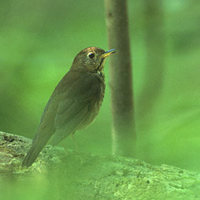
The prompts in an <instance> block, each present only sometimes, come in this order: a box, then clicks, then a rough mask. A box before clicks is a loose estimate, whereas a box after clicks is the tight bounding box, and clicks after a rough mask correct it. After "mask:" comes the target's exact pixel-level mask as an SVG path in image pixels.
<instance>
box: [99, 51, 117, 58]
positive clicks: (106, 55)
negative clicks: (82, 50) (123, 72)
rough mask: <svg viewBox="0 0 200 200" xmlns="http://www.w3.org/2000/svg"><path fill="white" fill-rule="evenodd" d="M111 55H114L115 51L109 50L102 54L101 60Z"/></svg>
mask: <svg viewBox="0 0 200 200" xmlns="http://www.w3.org/2000/svg"><path fill="white" fill-rule="evenodd" d="M113 53H116V50H115V49H110V50H108V51H106V52H105V53H103V54H102V56H101V57H102V58H106V57H108V56H109V55H111V54H113Z"/></svg>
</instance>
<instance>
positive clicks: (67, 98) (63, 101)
mask: <svg viewBox="0 0 200 200" xmlns="http://www.w3.org/2000/svg"><path fill="white" fill-rule="evenodd" d="M61 88H62V87H61ZM64 88H65V87H64ZM100 89H101V88H100V82H99V80H98V79H97V78H96V77H95V76H91V75H89V74H82V75H81V77H79V79H77V80H76V81H74V82H73V84H71V85H70V87H68V89H67V90H66V91H62V92H61V93H60V99H59V103H58V108H57V112H56V116H55V130H56V131H55V134H54V135H53V138H52V140H51V144H54V145H55V144H57V143H58V142H60V140H62V139H63V138H65V137H66V136H68V135H69V134H71V133H73V132H75V131H76V130H78V129H79V128H80V127H82V126H85V125H87V122H88V123H89V119H90V117H91V115H92V112H93V110H92V109H93V108H94V104H95V103H96V101H97V99H98V98H99V97H98V95H99V93H100ZM87 120H88V121H87Z"/></svg>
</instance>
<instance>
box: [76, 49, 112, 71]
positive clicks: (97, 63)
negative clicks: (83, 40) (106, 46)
mask: <svg viewBox="0 0 200 200" xmlns="http://www.w3.org/2000/svg"><path fill="white" fill-rule="evenodd" d="M113 53H115V50H114V49H111V50H108V51H104V50H103V49H100V48H97V47H88V48H86V49H83V50H82V51H80V52H79V53H78V54H77V56H76V57H75V59H74V61H73V64H72V69H80V68H81V69H84V70H87V71H89V72H101V71H102V70H103V66H104V61H105V58H106V57H108V56H109V55H111V54H113Z"/></svg>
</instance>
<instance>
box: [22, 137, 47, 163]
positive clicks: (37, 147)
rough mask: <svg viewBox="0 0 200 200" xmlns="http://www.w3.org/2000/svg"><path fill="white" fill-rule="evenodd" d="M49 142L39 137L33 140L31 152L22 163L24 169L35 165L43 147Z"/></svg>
mask: <svg viewBox="0 0 200 200" xmlns="http://www.w3.org/2000/svg"><path fill="white" fill-rule="evenodd" d="M47 141H48V140H45V139H44V138H43V139H42V140H41V139H39V138H38V137H36V138H35V139H34V140H33V143H32V146H31V148H30V150H29V151H28V153H27V154H26V156H25V158H24V160H23V161H22V167H29V166H31V165H32V164H33V162H34V161H35V159H36V158H37V157H38V155H39V153H40V152H41V150H42V149H43V147H44V146H45V145H46V143H47Z"/></svg>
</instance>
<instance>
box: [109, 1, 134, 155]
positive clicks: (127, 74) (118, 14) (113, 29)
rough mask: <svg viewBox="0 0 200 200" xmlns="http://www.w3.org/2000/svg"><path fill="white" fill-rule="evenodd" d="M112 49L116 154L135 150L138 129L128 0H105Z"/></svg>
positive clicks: (125, 153)
mask: <svg viewBox="0 0 200 200" xmlns="http://www.w3.org/2000/svg"><path fill="white" fill-rule="evenodd" d="M105 9H106V24H107V31H108V44H109V48H115V49H116V50H117V55H115V56H112V57H111V59H110V87H111V101H112V116H113V153H115V154H121V155H130V154H132V153H133V149H134V140H135V131H134V124H133V123H134V120H133V92H132V91H133V90H132V69H131V55H130V41H129V32H128V16H127V5H126V0H105Z"/></svg>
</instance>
